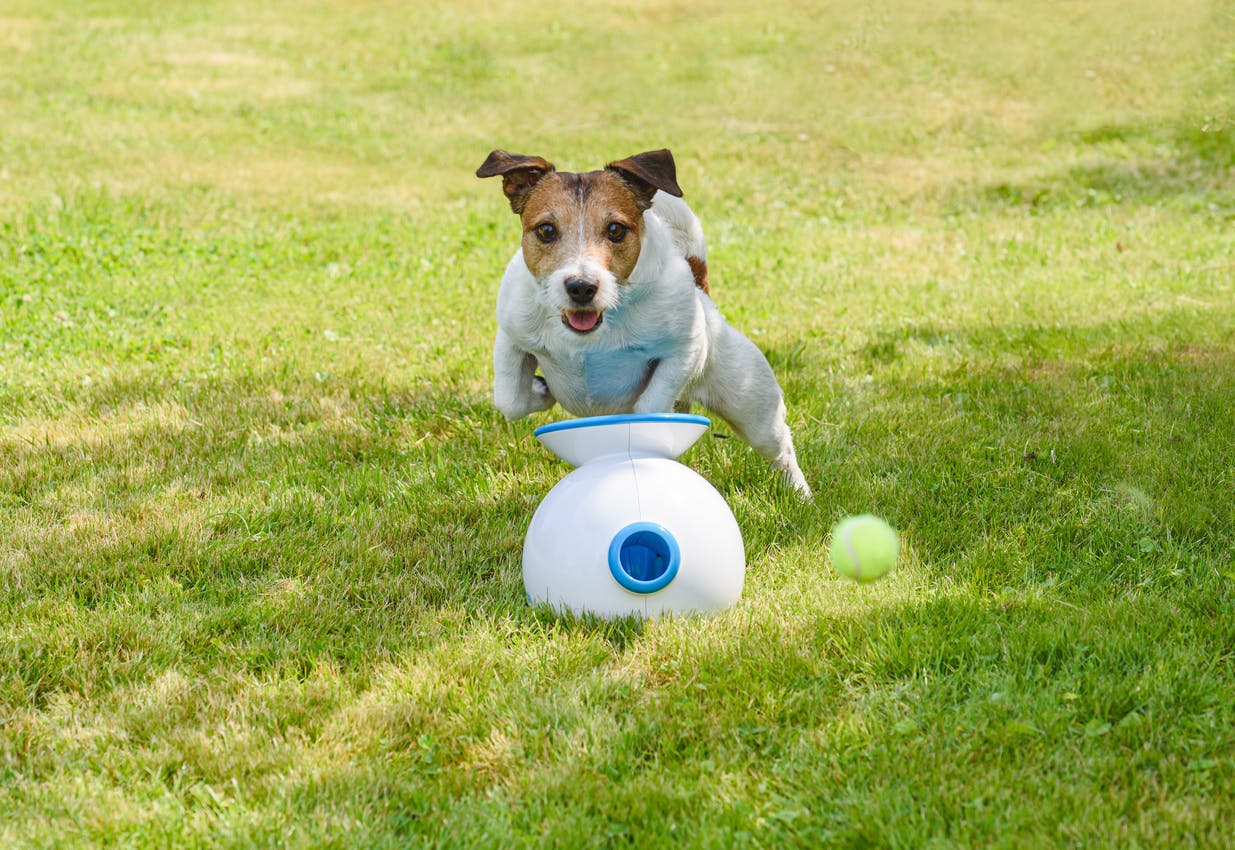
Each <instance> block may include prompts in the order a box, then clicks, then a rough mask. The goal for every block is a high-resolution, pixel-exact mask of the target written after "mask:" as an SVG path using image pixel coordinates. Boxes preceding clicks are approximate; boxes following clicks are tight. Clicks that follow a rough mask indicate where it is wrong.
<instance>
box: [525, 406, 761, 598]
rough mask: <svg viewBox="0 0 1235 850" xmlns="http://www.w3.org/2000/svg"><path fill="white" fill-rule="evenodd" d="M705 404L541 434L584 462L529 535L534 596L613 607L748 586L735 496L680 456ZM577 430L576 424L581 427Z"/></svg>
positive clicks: (716, 594)
mask: <svg viewBox="0 0 1235 850" xmlns="http://www.w3.org/2000/svg"><path fill="white" fill-rule="evenodd" d="M707 425H708V421H707V420H706V419H704V418H703V417H699V416H687V415H678V414H661V415H655V416H642V415H630V416H604V417H594V418H593V419H579V420H573V421H569V422H562V423H556V424H554V425H547V426H545V427H543V428H541V429H538V430H537V432H536V436H537V437H539V438H540V439H541V440H542V441H543V442H544V443H545V444H546V445H548V446H549V447H550V448H552V449H553V450H554V451H559V450H561V451H560V453H561V455H563V456H566V455H569V458H568V459H569V460H571V461H572V462H575V463H578V464H580V466H579V468H578V469H576V470H575V471H574V472H572V473H570V474H569V475H567V476H566V478H564V479H563V480H562V481H561V482H559V483H558V485H557V486H556V487H554V488H553V489H552V490H551V491H550V492H549V494H548V495H547V496H546V497H545V499H544V501H542V502H541V503H540V506H539V507H538V508H537V509H536V513H535V515H534V516H533V517H532V523H531V526H530V527H529V528H528V532H527V537H526V539H525V540H524V544H523V584H524V587H525V588H526V590H527V596H528V601H529V602H531V603H543V604H548V605H549V606H550V607H552V608H554V609H555V610H559V611H572V612H575V613H579V614H582V613H592V614H596V615H598V616H601V617H605V618H610V619H612V618H616V617H622V616H630V615H635V616H642V617H657V616H660V615H661V614H665V613H687V612H707V611H716V610H720V609H722V608H726V607H728V606H730V605H732V604H733V603H734V602H736V601H737V600H738V598H739V597H740V596H741V595H742V585H743V582H744V579H745V573H746V554H745V550H744V548H743V544H742V533H741V531H740V530H739V528H738V524H737V520H736V519H734V516H733V512H732V511H731V510H730V509H729V505H728V504H726V502H725V500H724V499H723V498H722V497H721V495H720V493H718V492H717V491H716V489H715V488H714V487H712V485H711V484H709V483H708V482H707V480H705V479H704V478H703V477H702V476H701V475H699V474H698V473H696V472H695V471H693V470H691V469H689V468H687V467H685V466H683V465H682V464H680V463H678V462H676V461H675V460H673V459H672V458H673V457H676V456H677V454H679V453H681V452H682V451H685V450H686V449H687V448H689V447H690V445H691V444H692V443H693V442H694V441H695V440H696V439H698V437H699V436H700V435H702V434H703V432H704V431H705V430H706V428H707ZM572 432H573V433H572Z"/></svg>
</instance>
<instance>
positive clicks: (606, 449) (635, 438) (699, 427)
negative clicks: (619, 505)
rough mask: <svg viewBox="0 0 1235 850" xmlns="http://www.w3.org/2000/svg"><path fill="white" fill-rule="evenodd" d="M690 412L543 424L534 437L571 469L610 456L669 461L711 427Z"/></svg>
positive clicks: (640, 414) (583, 419) (589, 418)
mask: <svg viewBox="0 0 1235 850" xmlns="http://www.w3.org/2000/svg"><path fill="white" fill-rule="evenodd" d="M711 424H712V423H711V420H709V419H708V418H707V417H706V416H695V415H693V414H690V413H622V414H618V415H615V416H588V417H584V418H582V419H567V420H566V421H564V422H553V423H550V424H549V425H542V426H540V427H539V428H537V429H536V431H535V432H534V433H535V435H536V438H537V439H538V440H540V441H541V442H542V443H544V444H545V445H546V446H547V447H548V448H549V450H550V451H551V452H553V453H554V454H555V455H557V456H558V457H560V458H561V459H562V460H564V461H566V462H567V463H569V464H572V465H574V466H580V465H582V464H584V463H586V462H587V461H589V460H592V459H593V458H597V457H603V456H605V455H611V454H619V453H621V454H630V455H632V456H644V457H663V458H668V459H670V460H672V459H674V458H676V457H677V456H678V455H680V454H681V453H682V452H684V451H686V450H687V449H689V448H690V447H691V446H692V445H694V443H695V441H696V440H698V439H699V438H700V437H702V436H703V433H704V432H705V431H706V430H707V429H708V426H709V425H711Z"/></svg>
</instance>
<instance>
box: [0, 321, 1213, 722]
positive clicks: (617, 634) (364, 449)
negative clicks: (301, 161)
mask: <svg viewBox="0 0 1235 850" xmlns="http://www.w3.org/2000/svg"><path fill="white" fill-rule="evenodd" d="M1140 336H1141V334H1139V333H1138V331H1137V330H1136V329H1135V328H1130V327H1127V326H1125V325H1121V326H1120V327H1119V328H1118V329H1116V330H1113V331H1112V330H1110V329H1105V330H1104V329H1103V328H1102V327H1101V326H1096V327H1094V328H1080V329H1077V328H1072V329H1068V328H1052V329H1034V328H1019V329H1018V328H990V329H980V330H974V331H965V330H959V329H957V330H945V329H939V328H936V329H927V330H925V331H922V330H920V329H917V330H914V331H912V332H911V333H910V335H909V336H905V335H904V334H901V335H900V336H894V337H889V338H887V339H884V340H881V341H879V342H877V343H875V344H874V346H873V348H872V349H871V350H869V351H863V352H861V353H860V355H859V356H861V357H864V358H866V359H868V360H869V361H870V362H869V363H868V365H874V366H876V367H878V366H879V365H880V364H885V365H887V366H888V374H885V375H881V376H879V377H878V378H877V380H876V381H875V382H874V383H873V386H874V387H876V388H878V389H876V390H874V391H873V392H875V393H876V394H875V395H873V396H867V397H865V399H864V400H863V401H862V402H861V405H858V404H857V402H856V401H855V399H853V398H851V397H850V396H849V395H847V394H845V393H841V392H837V393H836V394H835V395H834V396H832V397H825V398H824V399H823V401H822V402H820V399H818V398H817V399H816V400H815V402H816V407H815V412H816V414H818V415H819V416H821V418H822V420H824V421H827V422H834V423H841V424H840V425H839V427H829V428H827V429H826V430H823V431H821V430H818V429H815V430H812V428H811V427H810V426H808V427H805V428H803V429H802V431H801V433H800V435H799V443H800V452H801V454H802V455H803V456H804V458H805V459H808V463H809V467H808V468H810V469H811V473H812V478H813V479H814V480H815V481H816V482H818V484H819V487H818V489H819V491H820V492H819V494H818V496H817V500H816V504H815V505H814V506H812V507H811V508H810V509H808V510H806V511H803V510H801V509H800V508H799V507H798V506H797V505H796V504H795V503H792V502H791V501H789V498H790V497H785V499H784V500H782V499H781V496H780V494H778V493H775V492H771V491H769V490H768V487H767V475H766V468H765V466H764V464H763V462H762V461H761V460H760V459H759V458H758V457H756V456H755V455H754V453H753V452H751V451H750V450H749V449H748V448H747V447H746V446H744V445H742V444H740V442H739V441H736V440H727V441H725V440H721V441H712V442H709V443H706V444H705V445H703V446H702V447H701V449H700V450H696V452H697V454H695V455H692V461H691V462H692V464H693V465H695V466H696V468H699V469H700V470H701V471H702V472H703V473H704V474H705V475H706V476H707V477H709V478H710V479H712V480H714V481H717V482H718V483H719V485H720V486H721V488H722V490H723V491H724V492H725V493H726V495H727V497H728V498H730V499H731V500H732V501H733V502H734V503H735V509H736V510H737V511H738V512H739V515H740V516H743V517H746V522H745V524H744V529H743V530H744V535H745V537H746V540H747V549H748V552H747V554H748V559H749V560H750V561H751V562H752V563H758V562H759V561H760V559H761V558H762V557H763V553H765V552H768V551H771V550H774V549H775V550H779V549H781V548H783V547H786V546H789V547H793V546H800V547H802V548H803V550H804V551H806V550H809V551H822V548H823V543H824V540H825V538H826V532H827V526H828V524H829V523H830V521H831V519H833V518H835V516H836V515H837V514H839V513H842V512H854V511H856V510H858V509H863V510H865V509H873V510H876V511H877V512H879V513H882V514H883V515H885V516H887V517H888V518H889V519H890V520H891V521H892V522H893V523H894V524H896V525H897V526H898V527H900V528H901V529H902V531H904V532H905V533H906V535H907V539H908V540H910V541H911V542H913V543H914V545H915V546H916V548H917V557H918V558H919V559H920V560H921V561H922V562H923V564H924V566H925V569H927V570H928V571H930V570H936V569H938V570H941V571H946V573H947V575H948V576H949V578H950V580H953V581H960V582H962V583H969V584H972V585H973V586H978V587H982V586H990V585H992V584H994V585H998V586H1003V585H1005V584H1008V585H1017V584H1021V583H1027V584H1030V585H1035V586H1036V585H1038V584H1040V583H1043V582H1048V583H1055V584H1057V585H1058V586H1060V587H1063V588H1066V589H1067V592H1069V593H1075V594H1078V595H1079V597H1081V598H1083V597H1084V596H1085V595H1086V594H1087V593H1090V592H1093V590H1094V589H1095V588H1098V587H1102V586H1118V587H1130V586H1136V585H1138V584H1140V585H1142V586H1146V587H1153V586H1158V585H1169V584H1170V582H1171V581H1173V577H1174V576H1176V575H1178V574H1179V573H1180V571H1184V572H1186V571H1187V570H1189V569H1191V568H1192V567H1193V566H1194V565H1196V564H1198V563H1207V562H1211V561H1212V560H1213V559H1216V558H1218V557H1219V556H1220V555H1221V554H1222V553H1226V554H1227V555H1228V556H1229V554H1230V553H1231V551H1232V550H1233V549H1235V544H1233V543H1232V532H1231V529H1232V528H1235V512H1233V511H1232V502H1231V500H1230V499H1229V498H1228V496H1229V487H1230V486H1231V480H1230V470H1231V469H1232V468H1235V455H1233V451H1235V449H1233V448H1232V444H1231V442H1230V440H1229V434H1224V433H1223V431H1222V429H1221V428H1220V427H1219V426H1218V423H1221V422H1229V421H1231V417H1232V413H1233V410H1232V406H1231V404H1232V403H1231V401H1230V399H1232V398H1235V355H1233V354H1232V350H1233V349H1232V348H1230V347H1222V346H1217V347H1212V346H1211V347H1206V346H1200V345H1170V344H1166V345H1162V346H1159V347H1158V348H1156V349H1154V350H1138V349H1137V348H1136V347H1132V348H1119V347H1117V346H1113V345H1112V341H1115V342H1120V341H1128V340H1136V339H1138V338H1139V337H1140ZM1010 341H1011V342H1010ZM916 345H931V346H940V345H947V346H956V347H961V348H964V349H966V350H970V351H974V352H978V354H979V355H980V354H981V352H983V351H988V350H989V351H992V352H994V351H1004V352H1006V351H1008V350H1009V349H1010V348H1011V349H1015V350H1017V351H1018V352H1020V354H1021V355H1022V361H1021V362H1020V364H1019V365H1015V366H1009V365H990V366H987V367H980V368H974V367H973V366H972V365H971V364H970V365H966V366H965V367H964V368H963V369H960V370H958V371H955V372H952V373H949V374H943V375H934V376H933V377H932V378H931V379H929V380H924V379H921V378H918V377H915V376H913V375H908V376H902V375H899V374H898V373H897V372H896V369H895V367H896V365H897V362H898V359H899V357H900V356H901V355H900V352H901V348H903V347H906V346H908V347H912V346H916ZM1060 351H1063V352H1065V353H1064V354H1063V355H1060V354H1059V352H1060ZM1061 356H1062V358H1063V359H1060V358H1061ZM973 360H974V361H975V362H983V361H984V360H986V358H984V357H982V356H976V357H974V358H973ZM988 362H990V363H998V360H997V359H996V358H990V360H989V361H988ZM274 385H275V378H274V377H273V376H262V375H258V376H249V377H248V378H246V379H244V380H240V381H236V382H228V381H222V380H217V381H214V382H209V383H204V384H200V385H198V386H196V387H195V388H184V387H181V388H178V389H177V388H174V387H173V388H169V387H167V386H165V385H163V384H149V385H146V384H141V383H140V382H138V383H123V384H119V383H118V384H113V385H105V386H101V387H98V388H96V389H94V390H92V393H93V395H92V396H91V397H90V398H88V399H84V400H83V401H82V407H83V409H86V410H91V411H95V412H96V414H98V415H99V418H97V419H83V420H74V421H73V422H68V423H48V428H47V432H46V433H44V434H42V435H39V434H34V435H32V436H31V437H30V438H29V439H28V440H16V439H9V440H7V441H6V442H5V443H3V444H2V445H0V460H3V465H2V468H3V472H2V473H0V493H2V494H3V496H0V499H2V500H3V507H4V509H5V510H6V512H7V518H6V524H7V527H6V532H7V534H8V538H9V543H8V546H9V554H8V556H7V557H8V561H7V565H6V570H7V572H8V575H9V580H8V581H7V582H6V583H5V587H4V590H3V598H4V599H5V601H6V604H7V605H9V606H10V609H11V610H13V611H14V612H15V617H14V619H13V623H12V624H13V626H14V627H15V628H17V630H18V632H19V633H20V639H19V640H17V641H15V642H13V643H12V644H11V645H10V650H11V651H10V652H9V653H7V654H8V655H9V656H10V657H9V662H11V663H9V662H6V663H5V664H4V668H5V670H6V671H7V672H6V673H5V674H4V676H3V679H4V682H5V685H4V686H3V694H4V697H3V698H4V701H5V702H6V703H8V704H22V703H28V704H34V705H39V704H43V703H44V702H45V701H46V700H47V699H48V698H49V697H50V696H51V695H53V694H54V693H56V692H58V691H60V690H69V691H73V692H86V691H90V690H93V689H95V688H97V687H99V685H100V682H101V681H103V680H104V679H105V680H106V681H108V682H109V684H108V685H107V687H108V688H111V687H115V686H118V685H121V684H124V683H131V682H134V681H143V680H146V679H149V678H152V677H155V676H157V675H158V674H159V673H160V672H161V671H163V670H165V669H170V668H177V669H186V668H189V669H198V670H202V671H205V670H209V669H213V668H214V667H216V666H217V665H219V664H227V665H229V666H232V667H236V668H239V669H244V670H247V671H250V672H253V673H259V674H260V673H263V672H264V671H279V672H281V673H282V674H287V675H293V676H303V675H306V674H307V672H308V671H310V670H312V669H314V667H315V666H316V665H318V664H320V663H323V662H329V663H333V664H338V665H341V666H342V667H343V668H345V669H347V670H349V671H350V672H351V673H352V674H354V675H356V676H358V677H359V678H360V679H364V677H366V676H367V675H368V674H369V672H371V671H372V670H373V669H374V666H375V665H376V664H380V663H384V662H389V661H391V660H393V659H396V658H398V657H400V656H402V655H405V654H407V653H414V652H419V651H422V650H424V649H425V648H427V647H431V646H434V645H436V644H437V643H438V642H439V641H441V640H444V639H450V640H453V639H457V638H458V630H459V628H460V627H461V624H462V623H465V622H466V621H467V620H468V619H469V618H472V617H477V616H480V617H482V618H488V619H493V618H499V619H500V618H507V617H513V618H516V619H526V618H531V619H533V620H535V619H543V617H544V614H543V612H539V613H538V612H530V611H529V610H528V609H527V608H526V607H525V603H524V594H523V589H522V583H521V578H520V569H519V565H520V553H521V551H522V536H523V531H524V529H525V528H526V524H527V522H528V520H529V519H530V517H531V514H532V511H533V510H534V508H535V505H536V504H537V503H538V501H539V499H540V498H541V497H542V496H543V494H544V493H545V492H547V491H548V490H549V489H550V487H552V485H553V484H554V483H556V482H557V481H558V480H560V478H561V476H562V475H563V474H564V472H565V470H564V468H563V467H562V466H561V465H560V464H558V463H557V462H556V461H554V460H552V459H551V458H549V457H548V456H547V454H546V453H545V452H544V451H543V450H542V449H541V447H540V446H539V445H538V444H536V443H535V441H533V440H531V439H530V437H529V435H528V433H527V431H528V430H529V429H528V428H527V427H526V426H518V425H516V426H512V425H510V424H508V423H506V422H504V421H502V420H501V418H500V416H499V415H498V414H496V413H495V412H494V411H493V410H492V409H491V407H490V405H489V404H488V403H487V401H486V400H483V399H475V398H460V397H458V396H456V395H451V394H448V393H441V394H435V395H416V394H400V393H399V392H397V391H395V392H389V391H387V392H382V393H377V392H374V393H365V392H354V393H353V394H351V395H342V394H336V395H328V394H324V393H323V392H322V390H321V388H320V387H318V386H317V385H316V384H315V383H313V382H311V381H306V382H303V383H296V382H294V381H293V382H286V381H285V382H284V383H283V384H282V385H281V386H279V390H278V392H272V390H271V388H272V387H273V386H274ZM791 402H793V400H791ZM796 403H798V404H801V405H802V406H803V407H804V408H806V409H809V408H810V407H811V405H810V403H809V402H806V401H805V400H800V401H798V402H796ZM820 403H822V404H823V405H824V406H825V409H822V410H820V409H819V408H818V404H820ZM159 405H164V407H163V408H160V407H158V406H159ZM155 410H163V411H164V412H163V413H162V414H160V416H146V415H145V414H147V413H150V412H152V411H155ZM108 411H111V414H108ZM116 411H127V412H126V413H124V415H115V414H116ZM160 417H161V418H160ZM806 465H808V464H807V462H805V461H804V466H806ZM756 575H757V574H756ZM155 623H157V624H158V628H147V627H150V626H153V624H155ZM563 628H566V629H567V630H568V631H569V632H571V633H575V634H579V633H589V634H591V633H594V634H595V635H596V636H597V637H599V638H600V639H602V640H604V641H605V642H606V643H608V644H609V645H610V646H612V647H613V648H614V649H617V650H619V651H621V650H625V649H627V648H629V647H630V646H631V645H632V643H634V642H637V641H638V640H639V638H640V636H641V633H642V630H641V627H640V626H639V625H638V624H637V623H625V624H616V625H614V624H605V623H602V622H600V621H592V620H590V619H586V618H585V619H581V620H574V621H564V623H563ZM118 635H123V636H124V637H118Z"/></svg>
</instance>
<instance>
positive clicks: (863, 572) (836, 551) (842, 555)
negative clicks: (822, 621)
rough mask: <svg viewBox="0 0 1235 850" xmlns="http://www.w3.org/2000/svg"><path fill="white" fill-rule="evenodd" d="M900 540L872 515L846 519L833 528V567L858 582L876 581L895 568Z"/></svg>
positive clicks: (888, 526)
mask: <svg viewBox="0 0 1235 850" xmlns="http://www.w3.org/2000/svg"><path fill="white" fill-rule="evenodd" d="M899 551H900V541H899V540H898V539H897V537H896V532H895V531H894V530H893V529H892V526H890V525H888V524H887V523H886V522H884V521H883V520H881V519H880V518H879V517H877V516H875V515H873V514H862V515H861V516H850V517H845V518H844V519H842V520H841V521H840V522H838V523H837V524H836V525H835V526H834V527H833V528H832V548H831V555H832V566H833V567H834V568H835V569H836V571H837V572H838V573H840V574H841V575H843V576H848V577H849V578H851V579H855V580H857V581H874V580H875V579H877V578H879V577H880V576H882V575H884V574H885V573H887V572H888V571H889V570H891V569H892V567H894V566H896V555H897V553H898V552H899Z"/></svg>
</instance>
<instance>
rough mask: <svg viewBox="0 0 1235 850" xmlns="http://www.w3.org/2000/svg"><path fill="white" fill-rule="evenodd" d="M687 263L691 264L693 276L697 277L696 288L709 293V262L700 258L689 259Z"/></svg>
mask: <svg viewBox="0 0 1235 850" xmlns="http://www.w3.org/2000/svg"><path fill="white" fill-rule="evenodd" d="M686 262H688V263H690V271H691V274H693V275H694V276H695V286H697V287H699V288H700V289H702V290H703V291H704V292H709V291H710V290H709V289H708V261H707V260H701V259H699V258H698V257H687V258H686Z"/></svg>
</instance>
